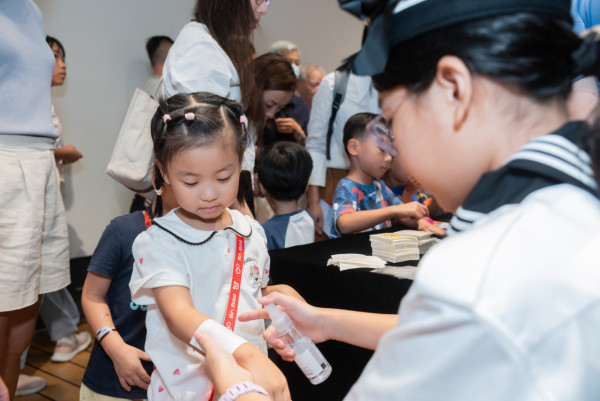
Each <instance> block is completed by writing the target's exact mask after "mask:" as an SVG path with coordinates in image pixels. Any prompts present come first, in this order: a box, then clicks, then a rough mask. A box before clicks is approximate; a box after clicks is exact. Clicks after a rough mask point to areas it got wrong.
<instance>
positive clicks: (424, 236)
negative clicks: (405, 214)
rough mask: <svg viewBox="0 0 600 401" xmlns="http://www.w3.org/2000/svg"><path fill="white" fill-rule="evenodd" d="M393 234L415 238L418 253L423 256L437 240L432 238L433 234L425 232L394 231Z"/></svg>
mask: <svg viewBox="0 0 600 401" xmlns="http://www.w3.org/2000/svg"><path fill="white" fill-rule="evenodd" d="M394 234H398V235H408V236H410V237H415V238H416V239H417V241H418V244H419V253H420V254H421V255H423V254H424V253H425V252H427V251H428V250H429V248H431V247H432V246H434V245H435V244H437V243H438V242H439V240H438V239H437V238H433V237H432V235H433V233H430V232H427V231H418V230H402V231H396V232H395V233H394Z"/></svg>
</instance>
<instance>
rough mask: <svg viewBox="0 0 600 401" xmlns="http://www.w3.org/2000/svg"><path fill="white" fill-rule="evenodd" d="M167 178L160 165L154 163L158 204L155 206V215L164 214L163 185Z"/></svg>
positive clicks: (155, 190)
mask: <svg viewBox="0 0 600 401" xmlns="http://www.w3.org/2000/svg"><path fill="white" fill-rule="evenodd" d="M164 182H165V180H164V179H163V176H162V174H161V172H160V169H159V168H158V165H156V164H155V165H154V192H156V205H155V206H154V216H156V217H160V216H162V214H163V204H162V186H163V184H164Z"/></svg>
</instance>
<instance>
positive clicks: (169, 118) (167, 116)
mask: <svg viewBox="0 0 600 401" xmlns="http://www.w3.org/2000/svg"><path fill="white" fill-rule="evenodd" d="M167 121H171V116H170V115H168V114H165V115H163V123H165V124H166V123H167Z"/></svg>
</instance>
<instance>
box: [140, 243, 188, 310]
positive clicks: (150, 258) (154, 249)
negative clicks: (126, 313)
mask: <svg viewBox="0 0 600 401" xmlns="http://www.w3.org/2000/svg"><path fill="white" fill-rule="evenodd" d="M156 237H158V236H157V235H156V233H154V235H152V233H151V232H149V231H144V232H143V233H141V234H140V235H138V236H137V238H136V239H135V242H134V243H133V247H132V252H133V270H132V272H131V281H130V282H129V289H130V290H131V299H132V300H133V301H134V302H135V303H137V304H138V305H153V304H155V303H156V299H155V298H154V293H153V292H152V289H153V288H157V287H167V286H172V285H177V286H183V287H188V288H189V286H190V281H189V276H188V274H187V270H186V262H185V260H184V258H183V255H182V254H181V252H180V251H179V248H178V247H177V244H176V242H175V240H172V241H171V240H165V239H164V238H162V237H160V238H156Z"/></svg>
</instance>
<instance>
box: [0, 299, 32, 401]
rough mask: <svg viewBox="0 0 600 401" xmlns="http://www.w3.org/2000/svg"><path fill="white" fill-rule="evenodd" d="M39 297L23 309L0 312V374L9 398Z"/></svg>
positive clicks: (13, 393)
mask: <svg viewBox="0 0 600 401" xmlns="http://www.w3.org/2000/svg"><path fill="white" fill-rule="evenodd" d="M40 299H41V297H40ZM40 299H38V301H37V302H36V303H34V304H33V305H31V306H28V307H26V308H23V309H19V310H16V311H10V312H0V376H2V378H3V379H4V382H5V383H6V387H7V388H8V392H9V394H10V398H11V399H12V398H13V397H14V395H15V390H16V389H17V380H18V378H19V365H20V361H21V354H22V353H23V351H25V349H26V348H27V347H28V346H29V344H30V343H31V340H32V339H33V334H34V332H35V323H36V319H37V313H38V310H39V307H40Z"/></svg>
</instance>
